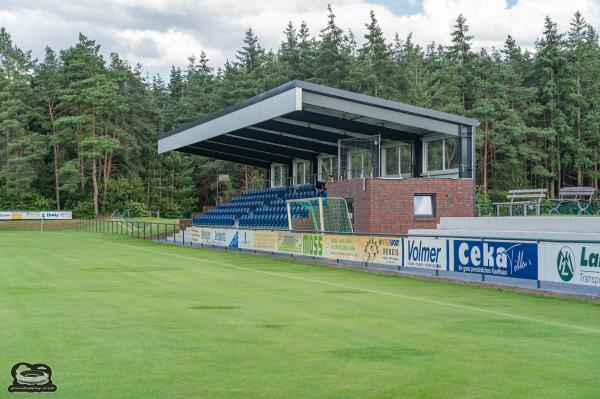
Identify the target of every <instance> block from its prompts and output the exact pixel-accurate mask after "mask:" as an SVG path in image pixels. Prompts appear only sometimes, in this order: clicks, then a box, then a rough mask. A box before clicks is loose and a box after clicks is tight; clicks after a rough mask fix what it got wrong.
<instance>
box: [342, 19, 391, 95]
mask: <svg viewBox="0 0 600 399" xmlns="http://www.w3.org/2000/svg"><path fill="white" fill-rule="evenodd" d="M366 28H367V33H366V34H365V44H364V45H363V46H362V48H361V49H360V50H359V54H358V59H357V62H356V63H355V64H353V66H354V68H353V70H352V72H351V80H352V82H353V83H354V84H353V89H354V90H356V91H360V92H362V93H366V94H370V95H372V96H376V97H384V98H390V99H393V98H395V97H396V87H398V84H399V79H400V71H399V69H398V67H397V66H396V65H395V64H394V61H393V58H392V48H391V46H390V45H389V44H387V43H386V42H385V38H384V36H383V31H382V30H381V27H380V26H379V23H378V22H377V18H375V13H374V12H373V11H371V13H370V21H369V23H368V24H366Z"/></svg>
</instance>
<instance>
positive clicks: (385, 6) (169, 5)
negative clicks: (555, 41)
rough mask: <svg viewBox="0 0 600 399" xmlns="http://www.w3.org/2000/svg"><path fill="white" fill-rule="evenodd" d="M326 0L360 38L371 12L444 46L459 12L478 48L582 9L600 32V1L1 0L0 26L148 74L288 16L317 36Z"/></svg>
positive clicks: (23, 39) (263, 34) (216, 56)
mask: <svg viewBox="0 0 600 399" xmlns="http://www.w3.org/2000/svg"><path fill="white" fill-rule="evenodd" d="M328 3H331V6H332V7H333V11H334V13H335V14H336V16H337V23H338V25H339V26H341V27H342V28H343V29H344V30H348V29H352V31H353V32H354V34H355V36H356V37H357V41H358V42H359V44H360V43H361V42H362V37H363V35H364V33H365V23H366V22H367V20H368V17H369V11H370V10H374V11H375V14H376V17H377V19H378V20H379V22H380V25H381V27H382V28H383V30H384V33H385V34H386V36H387V38H388V39H389V40H391V39H392V38H393V37H394V34H395V33H398V34H399V35H400V36H401V37H405V36H406V35H407V34H409V33H411V32H412V33H413V38H414V39H413V40H414V41H415V42H416V43H419V44H421V45H427V44H429V43H430V42H432V41H435V42H436V43H441V44H447V43H448V42H449V39H450V32H451V31H452V25H453V23H454V20H455V19H456V17H457V16H458V15H459V14H461V13H462V14H463V15H464V16H465V17H466V19H467V23H468V25H469V26H470V28H471V33H472V34H473V35H474V36H475V39H474V46H475V49H479V48H481V47H484V48H487V49H490V48H492V47H494V46H495V47H501V46H502V45H503V43H504V41H505V39H506V35H507V34H510V35H512V36H513V38H514V39H515V40H516V41H517V43H518V44H519V45H521V46H522V47H525V48H533V45H534V42H535V40H536V38H538V37H540V35H541V34H542V31H543V24H544V17H545V16H546V15H549V16H550V17H551V18H552V19H553V20H554V21H555V22H557V23H558V25H559V27H560V29H562V30H567V29H568V28H569V22H570V20H571V18H572V16H573V14H574V13H575V12H576V11H577V10H579V11H581V12H582V14H583V16H584V17H585V18H586V20H587V21H588V22H589V23H590V24H591V25H592V26H594V27H595V28H596V29H597V30H600V0H323V1H322V0H243V1H240V0H102V1H98V0H62V1H61V0H0V26H4V27H5V28H7V29H8V31H9V32H10V33H11V35H12V37H13V40H14V42H15V44H16V45H17V46H19V47H21V48H23V49H30V50H32V53H33V55H34V57H38V58H42V57H43V54H44V48H45V47H46V46H50V47H52V48H53V49H55V50H57V49H62V48H67V47H69V46H71V45H73V44H74V43H75V42H76V41H77V35H78V33H79V32H82V33H84V34H85V35H86V36H88V37H89V38H91V39H95V40H96V41H97V43H98V44H100V45H101V46H102V47H101V48H102V52H103V54H106V55H108V54H109V53H110V52H113V51H116V52H118V53H119V54H120V55H121V56H122V57H124V58H126V59H127V60H128V61H129V62H130V63H131V64H132V65H133V64H135V63H138V62H139V63H141V64H142V65H143V66H144V69H145V70H147V71H148V72H149V73H151V74H154V73H160V74H161V75H167V74H168V72H169V70H170V68H171V65H175V66H179V67H182V68H183V67H185V66H186V65H187V63H188V57H189V56H191V55H196V56H197V55H198V54H200V52H201V51H205V52H206V53H207V54H208V57H209V59H210V62H211V65H213V66H215V67H218V66H220V65H222V64H223V63H224V62H225V61H226V60H227V59H233V58H234V57H235V51H236V49H238V48H240V47H241V45H242V39H243V37H244V32H245V31H246V30H247V29H248V28H252V29H253V30H254V31H255V33H256V34H257V35H258V38H259V41H260V43H261V45H262V46H263V47H265V48H267V49H276V48H278V47H279V45H280V43H281V40H282V39H283V30H284V28H285V26H286V24H287V22H288V21H292V22H293V23H294V24H295V25H296V26H298V25H299V24H300V23H301V22H302V21H306V22H307V23H308V25H309V28H310V30H311V33H312V34H313V35H318V33H319V31H320V29H322V28H323V27H324V25H325V23H326V20H327V10H326V8H327V4H328Z"/></svg>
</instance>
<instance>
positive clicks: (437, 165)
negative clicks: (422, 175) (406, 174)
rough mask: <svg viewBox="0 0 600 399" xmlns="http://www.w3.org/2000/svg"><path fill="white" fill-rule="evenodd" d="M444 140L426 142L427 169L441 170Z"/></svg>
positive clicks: (429, 170)
mask: <svg viewBox="0 0 600 399" xmlns="http://www.w3.org/2000/svg"><path fill="white" fill-rule="evenodd" d="M443 150H444V140H433V141H429V142H427V171H428V172H431V171H434V170H442V166H443V165H444V163H443V157H444V155H443Z"/></svg>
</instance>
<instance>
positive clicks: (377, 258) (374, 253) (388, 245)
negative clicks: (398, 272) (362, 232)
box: [362, 236, 402, 266]
mask: <svg viewBox="0 0 600 399" xmlns="http://www.w3.org/2000/svg"><path fill="white" fill-rule="evenodd" d="M364 238H365V240H364V241H365V242H364V246H363V250H362V261H363V262H368V263H379V264H384V265H394V266H400V264H401V262H402V239H401V238H398V237H379V236H372V237H364Z"/></svg>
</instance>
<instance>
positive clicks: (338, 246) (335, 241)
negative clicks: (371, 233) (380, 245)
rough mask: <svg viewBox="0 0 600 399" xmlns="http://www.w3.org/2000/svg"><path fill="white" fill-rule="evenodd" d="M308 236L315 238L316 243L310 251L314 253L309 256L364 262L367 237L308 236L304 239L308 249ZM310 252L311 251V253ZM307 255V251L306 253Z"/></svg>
mask: <svg viewBox="0 0 600 399" xmlns="http://www.w3.org/2000/svg"><path fill="white" fill-rule="evenodd" d="M306 236H314V243H313V244H312V246H311V247H309V249H312V250H313V251H312V252H313V253H308V255H314V256H323V257H324V258H328V259H340V260H350V261H355V262H362V261H363V257H362V253H363V251H364V248H365V245H366V242H367V239H366V237H359V236H351V235H332V234H327V235H318V234H316V235H315V234H313V235H310V234H309V235H306V234H305V239H304V244H305V245H304V247H305V248H306V247H307V245H306ZM309 252H310V251H309ZM304 253H305V254H306V253H307V251H304Z"/></svg>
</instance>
